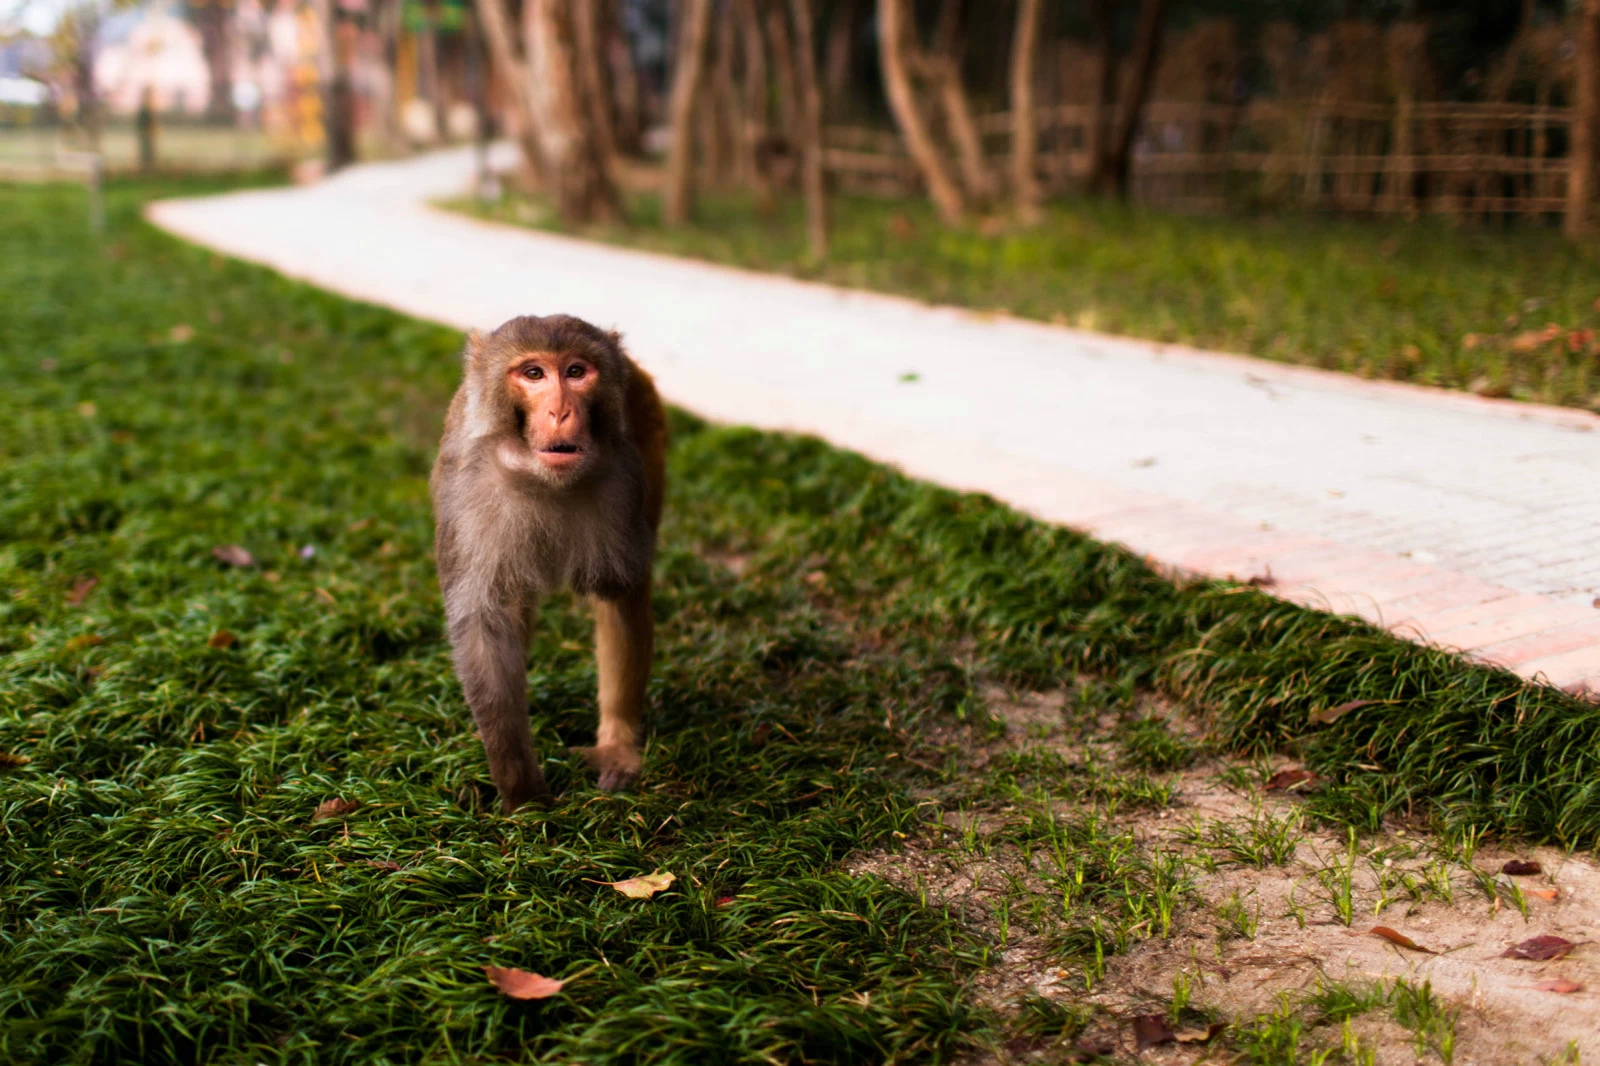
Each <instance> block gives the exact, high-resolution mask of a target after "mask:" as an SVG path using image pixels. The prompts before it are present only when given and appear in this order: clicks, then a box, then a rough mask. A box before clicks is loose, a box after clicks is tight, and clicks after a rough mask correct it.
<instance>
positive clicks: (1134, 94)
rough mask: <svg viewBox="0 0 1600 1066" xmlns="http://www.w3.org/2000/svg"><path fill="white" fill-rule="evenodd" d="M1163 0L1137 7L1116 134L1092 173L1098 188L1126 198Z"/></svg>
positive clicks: (1158, 37) (1146, 1)
mask: <svg viewBox="0 0 1600 1066" xmlns="http://www.w3.org/2000/svg"><path fill="white" fill-rule="evenodd" d="M1166 7H1167V5H1166V0H1144V3H1143V4H1142V5H1141V6H1140V8H1139V27H1138V30H1137V31H1136V32H1135V34H1134V41H1133V78H1132V80H1131V81H1130V82H1129V84H1128V93H1127V98H1126V99H1124V100H1123V101H1122V107H1121V108H1119V109H1118V110H1119V114H1118V118H1117V135H1116V139H1115V140H1113V141H1112V143H1111V151H1110V153H1109V155H1108V156H1107V158H1106V168H1105V170H1104V171H1102V172H1101V173H1099V174H1097V175H1096V180H1097V187H1098V189H1099V190H1100V191H1105V190H1107V189H1109V190H1110V191H1112V192H1114V193H1116V195H1117V196H1118V197H1119V198H1120V199H1124V200H1126V199H1127V198H1128V188H1129V184H1130V182H1131V179H1132V176H1133V140H1134V138H1135V137H1137V136H1138V134H1139V123H1140V122H1141V121H1142V120H1143V119H1144V105H1145V102H1146V100H1147V99H1148V97H1149V95H1150V83H1151V81H1152V80H1154V78H1155V72H1156V60H1157V58H1158V57H1159V56H1160V54H1161V31H1162V28H1163V24H1164V23H1165V21H1166Z"/></svg>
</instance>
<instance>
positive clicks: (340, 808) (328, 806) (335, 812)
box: [311, 796, 361, 822]
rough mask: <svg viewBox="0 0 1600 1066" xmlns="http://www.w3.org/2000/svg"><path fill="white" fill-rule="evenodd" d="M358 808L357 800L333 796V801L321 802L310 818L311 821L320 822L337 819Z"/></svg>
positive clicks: (358, 802)
mask: <svg viewBox="0 0 1600 1066" xmlns="http://www.w3.org/2000/svg"><path fill="white" fill-rule="evenodd" d="M359 806H361V803H360V801H358V800H347V799H340V798H339V797H337V796H335V797H334V798H333V799H330V800H323V801H322V803H321V805H320V806H318V807H317V810H316V813H315V814H313V815H312V816H311V820H312V821H313V822H320V821H322V820H323V819H324V818H337V817H339V816H340V815H342V814H349V813H350V812H351V811H353V810H355V809H356V808H357V807H359Z"/></svg>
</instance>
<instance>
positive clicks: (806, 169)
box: [789, 0, 828, 260]
mask: <svg viewBox="0 0 1600 1066" xmlns="http://www.w3.org/2000/svg"><path fill="white" fill-rule="evenodd" d="M789 10H790V12H791V13H792V14H793V15H794V48H795V57H794V58H795V63H794V67H795V72H796V74H797V75H798V81H799V83H800V99H799V104H800V188H801V190H802V191H803V192H804V194H805V201H806V248H807V250H808V251H809V253H810V255H811V258H813V259H816V260H822V259H825V258H827V255H828V201H827V190H826V188H825V187H824V175H823V172H822V164H823V158H822V97H821V94H820V93H819V92H818V91H817V53H816V46H815V44H814V42H813V41H812V39H811V38H812V33H811V30H812V21H811V0H789Z"/></svg>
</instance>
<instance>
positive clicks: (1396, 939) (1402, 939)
mask: <svg viewBox="0 0 1600 1066" xmlns="http://www.w3.org/2000/svg"><path fill="white" fill-rule="evenodd" d="M1367 932H1369V933H1371V934H1372V935H1373V936H1381V937H1383V939H1385V940H1387V941H1388V942H1389V943H1391V944H1398V945H1399V946H1400V947H1403V948H1408V949H1410V950H1411V951H1420V952H1422V953H1423V954H1425V955H1437V954H1439V953H1438V952H1437V951H1434V950H1433V949H1432V948H1425V947H1423V946H1422V945H1421V944H1419V943H1417V942H1416V941H1415V940H1412V939H1411V938H1410V937H1408V936H1406V935H1405V934H1404V933H1400V932H1396V931H1395V930H1393V929H1390V928H1389V927H1388V926H1387V925H1375V926H1373V927H1372V928H1371V929H1369V930H1367Z"/></svg>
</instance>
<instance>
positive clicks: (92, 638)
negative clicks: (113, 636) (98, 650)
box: [66, 633, 106, 652]
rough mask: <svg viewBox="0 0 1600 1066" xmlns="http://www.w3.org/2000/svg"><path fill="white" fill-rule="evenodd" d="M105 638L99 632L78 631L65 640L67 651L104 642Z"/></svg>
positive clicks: (78, 649)
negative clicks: (75, 634)
mask: <svg viewBox="0 0 1600 1066" xmlns="http://www.w3.org/2000/svg"><path fill="white" fill-rule="evenodd" d="M105 642H106V638H105V637H102V636H101V635H100V634H99V633H79V634H78V635H77V636H75V637H73V638H72V639H71V640H69V641H67V644H66V648H67V651H69V652H80V651H82V650H83V649H85V648H92V647H94V646H95V645H96V644H104V643H105Z"/></svg>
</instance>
